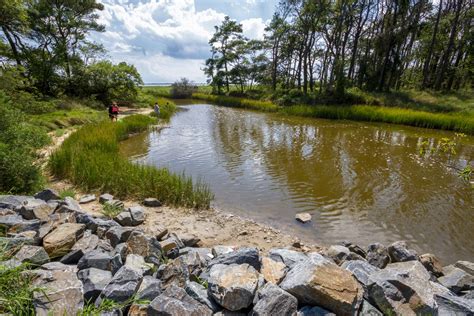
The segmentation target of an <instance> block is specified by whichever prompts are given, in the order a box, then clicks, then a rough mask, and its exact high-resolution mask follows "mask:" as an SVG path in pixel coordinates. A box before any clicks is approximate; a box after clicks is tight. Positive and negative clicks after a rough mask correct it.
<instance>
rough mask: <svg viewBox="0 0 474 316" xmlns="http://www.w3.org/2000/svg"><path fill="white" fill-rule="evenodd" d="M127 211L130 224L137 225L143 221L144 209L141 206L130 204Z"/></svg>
mask: <svg viewBox="0 0 474 316" xmlns="http://www.w3.org/2000/svg"><path fill="white" fill-rule="evenodd" d="M128 212H129V213H130V215H131V216H132V223H131V225H132V226H137V225H140V224H142V223H143V222H144V221H145V209H144V208H143V207H141V206H132V207H129V208H128Z"/></svg>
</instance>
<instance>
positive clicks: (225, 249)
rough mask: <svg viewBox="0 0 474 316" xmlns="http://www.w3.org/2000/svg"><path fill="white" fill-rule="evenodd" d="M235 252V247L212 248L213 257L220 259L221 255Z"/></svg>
mask: <svg viewBox="0 0 474 316" xmlns="http://www.w3.org/2000/svg"><path fill="white" fill-rule="evenodd" d="M234 251H235V247H233V246H214V247H212V255H213V256H214V257H219V256H220V255H225V254H227V253H231V252H234Z"/></svg>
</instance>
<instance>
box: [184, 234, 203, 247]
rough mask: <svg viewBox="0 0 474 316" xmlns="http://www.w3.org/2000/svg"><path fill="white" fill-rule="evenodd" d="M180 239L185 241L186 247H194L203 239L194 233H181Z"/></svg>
mask: <svg viewBox="0 0 474 316" xmlns="http://www.w3.org/2000/svg"><path fill="white" fill-rule="evenodd" d="M179 239H180V240H181V241H182V242H183V244H184V246H185V247H194V246H196V245H197V244H198V243H199V242H200V241H201V239H199V237H197V236H196V235H194V234H180V235H179Z"/></svg>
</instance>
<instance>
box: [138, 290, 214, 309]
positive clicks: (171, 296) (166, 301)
mask: <svg viewBox="0 0 474 316" xmlns="http://www.w3.org/2000/svg"><path fill="white" fill-rule="evenodd" d="M147 315H149V316H154V315H157V316H158V315H159V316H162V315H179V316H201V315H202V316H207V315H212V311H211V310H210V309H209V308H208V307H207V306H205V305H203V304H201V303H199V302H198V301H196V300H194V299H193V298H192V297H191V296H189V295H188V294H187V293H186V292H185V291H184V290H183V289H182V288H179V287H177V286H171V287H169V288H168V289H166V291H164V292H163V293H162V294H161V295H159V296H158V297H157V298H155V299H154V300H153V301H152V302H151V304H150V305H149V306H148V311H147Z"/></svg>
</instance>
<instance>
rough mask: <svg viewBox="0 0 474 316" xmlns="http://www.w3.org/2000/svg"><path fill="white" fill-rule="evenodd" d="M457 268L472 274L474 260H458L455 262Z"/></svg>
mask: <svg viewBox="0 0 474 316" xmlns="http://www.w3.org/2000/svg"><path fill="white" fill-rule="evenodd" d="M454 266H455V267H456V268H459V269H461V270H463V271H465V272H466V273H469V274H470V275H474V262H470V261H458V262H456V263H455V264H454Z"/></svg>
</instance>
